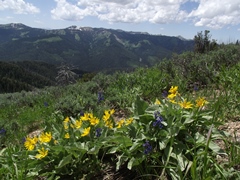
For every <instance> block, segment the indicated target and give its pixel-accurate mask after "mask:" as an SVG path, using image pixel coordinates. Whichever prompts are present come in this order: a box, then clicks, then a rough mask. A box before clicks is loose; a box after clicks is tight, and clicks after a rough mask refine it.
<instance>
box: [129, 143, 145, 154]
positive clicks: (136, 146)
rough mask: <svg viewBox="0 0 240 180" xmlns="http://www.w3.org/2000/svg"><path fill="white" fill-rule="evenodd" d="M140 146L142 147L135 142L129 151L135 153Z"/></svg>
mask: <svg viewBox="0 0 240 180" xmlns="http://www.w3.org/2000/svg"><path fill="white" fill-rule="evenodd" d="M139 146H142V143H139V142H134V143H133V145H132V147H131V148H130V149H129V152H130V153H131V152H134V151H135V150H136V149H137V148H138V147H139Z"/></svg>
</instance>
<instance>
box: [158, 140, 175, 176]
mask: <svg viewBox="0 0 240 180" xmlns="http://www.w3.org/2000/svg"><path fill="white" fill-rule="evenodd" d="M173 142H174V137H172V136H171V141H170V146H169V150H168V155H167V160H166V163H165V165H164V167H163V170H162V173H161V175H160V177H163V176H164V174H165V170H166V167H167V165H168V162H169V159H170V156H171V154H172V150H173V147H172V145H173Z"/></svg>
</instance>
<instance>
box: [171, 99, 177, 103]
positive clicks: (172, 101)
mask: <svg viewBox="0 0 240 180" xmlns="http://www.w3.org/2000/svg"><path fill="white" fill-rule="evenodd" d="M169 101H170V102H171V103H173V104H177V102H176V101H175V100H174V99H170V100H169Z"/></svg>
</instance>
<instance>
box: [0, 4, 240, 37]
mask: <svg viewBox="0 0 240 180" xmlns="http://www.w3.org/2000/svg"><path fill="white" fill-rule="evenodd" d="M8 23H23V24H25V25H28V26H31V27H36V28H47V29H60V28H66V27H69V26H71V25H76V26H78V27H85V26H89V27H103V28H111V29H122V30H126V31H136V32H148V33H150V34H162V35H167V36H178V35H180V36H182V37H184V38H187V39H193V37H194V35H196V34H197V32H200V31H204V30H210V33H211V35H212V38H213V39H216V40H217V41H218V42H236V40H240V1H239V0H224V1H223V0H0V24H8Z"/></svg>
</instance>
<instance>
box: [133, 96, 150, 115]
mask: <svg viewBox="0 0 240 180" xmlns="http://www.w3.org/2000/svg"><path fill="white" fill-rule="evenodd" d="M134 105H135V107H134V108H135V109H134V113H135V115H142V114H144V113H145V110H146V109H147V107H148V104H147V103H146V102H145V101H144V100H142V99H141V98H140V96H137V99H136V101H135V104H134Z"/></svg>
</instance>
